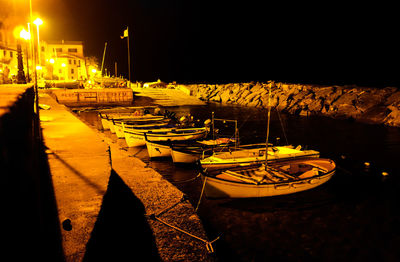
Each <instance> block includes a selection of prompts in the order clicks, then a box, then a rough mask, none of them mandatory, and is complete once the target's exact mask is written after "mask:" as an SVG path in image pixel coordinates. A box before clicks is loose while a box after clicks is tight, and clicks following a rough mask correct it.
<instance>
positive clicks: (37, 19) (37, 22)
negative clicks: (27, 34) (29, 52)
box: [33, 17, 43, 66]
mask: <svg viewBox="0 0 400 262" xmlns="http://www.w3.org/2000/svg"><path fill="white" fill-rule="evenodd" d="M33 23H34V24H35V25H36V28H37V50H38V58H39V61H38V65H39V66H40V65H41V62H40V40H39V26H41V25H42V24H43V21H42V19H40V18H39V17H38V18H36V19H35V21H33Z"/></svg>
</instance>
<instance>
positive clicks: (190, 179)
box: [172, 173, 201, 184]
mask: <svg viewBox="0 0 400 262" xmlns="http://www.w3.org/2000/svg"><path fill="white" fill-rule="evenodd" d="M200 175H201V173H199V174H198V175H197V176H195V177H192V178H189V179H186V180H180V181H172V183H174V184H183V183H189V182H192V181H194V180H196V179H197V178H199V177H200Z"/></svg>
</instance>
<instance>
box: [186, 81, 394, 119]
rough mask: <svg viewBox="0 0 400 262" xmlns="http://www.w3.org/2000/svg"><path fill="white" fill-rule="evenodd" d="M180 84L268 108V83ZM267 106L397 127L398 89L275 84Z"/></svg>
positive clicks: (217, 98) (200, 93)
mask: <svg viewBox="0 0 400 262" xmlns="http://www.w3.org/2000/svg"><path fill="white" fill-rule="evenodd" d="M183 87H184V88H185V89H187V90H189V91H190V94H191V95H192V96H195V97H197V98H199V99H201V100H204V101H214V102H220V103H226V104H236V105H241V106H249V107H256V108H267V107H268V91H269V83H254V82H251V83H232V84H213V85H211V84H193V85H185V86H183ZM270 105H271V106H272V107H275V108H276V109H277V110H279V111H282V112H287V113H290V114H296V115H302V116H307V115H323V116H329V117H332V118H339V119H354V120H357V121H362V122H367V123H374V124H385V125H389V126H397V127H400V90H399V89H398V88H396V87H386V88H383V89H378V88H369V87H357V86H316V85H304V84H286V83H274V84H273V86H272V89H271V100H270Z"/></svg>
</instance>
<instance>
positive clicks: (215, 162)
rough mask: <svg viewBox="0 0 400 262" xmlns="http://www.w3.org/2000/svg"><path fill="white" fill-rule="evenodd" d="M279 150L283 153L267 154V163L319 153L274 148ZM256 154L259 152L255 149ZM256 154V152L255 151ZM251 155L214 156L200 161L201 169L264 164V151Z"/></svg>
mask: <svg viewBox="0 0 400 262" xmlns="http://www.w3.org/2000/svg"><path fill="white" fill-rule="evenodd" d="M275 148H279V149H280V151H283V153H273V154H270V152H269V153H268V158H267V159H268V163H274V162H281V161H288V160H293V159H302V158H310V157H313V158H318V157H319V152H318V151H314V150H304V151H301V150H296V149H290V148H285V147H275ZM257 151H258V152H260V151H259V150H258V149H257ZM238 152H239V151H238ZM255 152H256V151H255ZM258 152H257V153H252V152H251V151H250V153H249V152H246V155H240V154H237V155H235V153H236V152H232V153H230V152H225V153H222V154H215V155H212V156H210V157H207V158H205V159H202V160H201V161H200V163H201V166H202V167H203V168H207V170H209V171H212V170H217V169H226V168H234V167H240V166H249V165H254V164H257V163H264V162H265V150H264V151H263V152H264V154H260V153H258ZM239 153H240V152H239Z"/></svg>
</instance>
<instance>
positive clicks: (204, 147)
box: [146, 138, 234, 163]
mask: <svg viewBox="0 0 400 262" xmlns="http://www.w3.org/2000/svg"><path fill="white" fill-rule="evenodd" d="M233 142H234V140H233V139H229V138H226V139H225V138H223V139H221V138H219V139H215V140H192V139H190V140H172V141H151V140H150V141H149V139H148V138H147V139H146V146H147V151H148V154H149V156H150V157H151V158H154V157H168V156H172V159H173V161H174V163H194V162H195V160H193V161H192V160H191V159H192V158H193V157H195V159H198V157H199V155H204V154H205V153H206V152H207V153H208V155H211V153H212V149H213V148H222V147H224V146H228V145H229V144H232V143H233ZM179 153H181V154H179Z"/></svg>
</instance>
